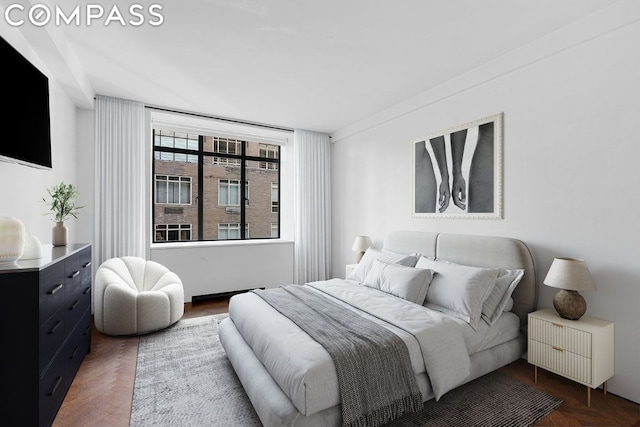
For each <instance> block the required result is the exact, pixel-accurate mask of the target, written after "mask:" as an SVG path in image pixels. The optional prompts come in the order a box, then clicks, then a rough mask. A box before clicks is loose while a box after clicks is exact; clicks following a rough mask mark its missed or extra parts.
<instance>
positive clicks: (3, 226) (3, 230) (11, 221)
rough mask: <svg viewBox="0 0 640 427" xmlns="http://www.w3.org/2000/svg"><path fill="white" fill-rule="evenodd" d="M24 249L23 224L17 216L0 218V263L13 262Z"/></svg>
mask: <svg viewBox="0 0 640 427" xmlns="http://www.w3.org/2000/svg"><path fill="white" fill-rule="evenodd" d="M23 250H24V224H23V223H22V221H20V220H19V219H17V218H13V217H2V218H0V264H11V263H15V262H16V261H17V260H18V259H20V257H21V256H22V251H23Z"/></svg>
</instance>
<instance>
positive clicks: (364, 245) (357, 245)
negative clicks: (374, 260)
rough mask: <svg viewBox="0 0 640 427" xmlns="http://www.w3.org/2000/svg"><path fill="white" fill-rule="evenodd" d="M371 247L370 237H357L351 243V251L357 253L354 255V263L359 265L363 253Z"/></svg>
mask: <svg viewBox="0 0 640 427" xmlns="http://www.w3.org/2000/svg"><path fill="white" fill-rule="evenodd" d="M371 246H373V243H371V237H369V236H358V237H356V239H355V240H354V241H353V246H351V250H352V251H354V252H357V255H356V263H359V262H360V260H361V259H362V257H363V255H364V253H365V251H366V250H367V249H369V248H370V247H371Z"/></svg>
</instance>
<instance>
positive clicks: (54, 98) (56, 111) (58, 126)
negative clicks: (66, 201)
mask: <svg viewBox="0 0 640 427" xmlns="http://www.w3.org/2000/svg"><path fill="white" fill-rule="evenodd" d="M2 36H3V37H4V38H5V39H6V40H7V41H8V42H9V43H10V44H12V45H13V46H14V48H16V49H17V50H18V51H19V52H20V53H21V54H22V55H23V56H25V57H26V58H27V59H28V60H29V61H30V62H31V63H33V64H34V65H35V66H36V67H37V68H38V69H39V70H40V71H42V72H43V73H44V74H45V75H47V77H48V78H49V98H50V101H49V102H50V104H49V105H50V116H51V155H52V164H53V167H52V169H51V170H43V169H36V168H32V167H29V166H24V165H18V164H14V163H6V162H2V161H0V182H1V183H2V185H0V216H13V217H16V218H18V219H20V220H21V221H22V222H23V223H24V224H25V228H26V230H27V231H29V232H31V233H33V234H34V235H35V236H36V237H37V238H38V239H39V240H40V241H41V242H42V243H43V244H50V243H51V229H52V227H53V226H54V224H55V223H54V222H53V221H52V218H53V217H51V216H47V215H45V214H46V213H47V212H49V209H48V207H47V206H46V205H45V204H44V203H43V202H42V198H43V197H46V196H47V191H46V189H47V188H49V187H51V186H53V185H56V184H58V183H60V182H61V181H64V182H65V183H67V184H75V185H77V184H78V180H77V178H76V161H77V158H76V108H75V105H74V104H73V102H72V101H71V100H70V99H69V97H68V96H67V95H66V93H65V92H64V90H63V89H62V88H61V86H60V85H59V84H58V82H57V81H56V80H55V78H54V77H53V76H52V75H51V73H50V72H49V70H47V69H46V68H45V65H44V64H43V62H42V61H41V60H40V58H39V57H38V56H37V55H36V53H35V52H34V51H33V50H32V49H31V48H30V47H29V45H28V43H26V42H25V41H24V39H23V38H22V36H21V35H20V33H18V32H9V31H8V30H7V32H6V33H3V34H2ZM5 83H10V82H5ZM5 101H6V102H8V103H9V104H8V105H10V100H5ZM3 126H11V123H4V122H3ZM28 132H29V130H28V129H24V135H25V138H24V139H23V140H20V141H2V144H28V143H29V138H28V135H29V134H28ZM81 196H84V195H81ZM83 202H84V198H82V199H81V200H80V203H83ZM79 215H80V216H83V215H85V213H84V212H83V211H82V210H81V211H80V213H79ZM66 225H67V226H68V228H69V241H70V242H76V241H78V240H77V238H78V237H77V221H76V220H75V219H73V218H72V219H70V220H68V221H67V222H66Z"/></svg>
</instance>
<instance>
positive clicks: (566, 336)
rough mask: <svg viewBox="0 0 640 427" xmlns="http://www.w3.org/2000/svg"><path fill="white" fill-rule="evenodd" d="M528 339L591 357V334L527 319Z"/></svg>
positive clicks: (533, 318)
mask: <svg viewBox="0 0 640 427" xmlns="http://www.w3.org/2000/svg"><path fill="white" fill-rule="evenodd" d="M529 338H530V339H531V340H535V341H538V342H540V343H543V344H548V345H549V346H552V347H556V348H557V349H559V350H563V351H569V352H571V353H575V354H577V355H580V356H583V357H586V358H590V357H591V333H590V332H586V331H581V330H579V329H575V328H572V327H570V326H566V325H563V324H560V323H558V322H553V321H548V320H544V319H539V318H535V317H531V318H529Z"/></svg>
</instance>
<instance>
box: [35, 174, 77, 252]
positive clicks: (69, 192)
mask: <svg viewBox="0 0 640 427" xmlns="http://www.w3.org/2000/svg"><path fill="white" fill-rule="evenodd" d="M47 193H48V194H49V198H50V199H49V200H48V201H47V200H46V199H45V198H43V199H42V201H43V202H45V203H46V204H47V205H48V206H49V210H50V211H51V212H49V214H51V215H53V216H54V220H55V222H56V225H55V226H54V227H53V229H52V230H51V241H52V243H53V246H64V245H66V244H67V241H68V230H67V227H66V225H65V224H64V222H65V221H66V220H67V219H68V218H69V217H73V218H78V210H79V209H82V208H83V206H76V204H75V199H76V198H77V197H78V190H76V187H75V186H74V185H73V184H65V183H64V182H61V183H60V184H58V185H54V186H53V187H51V188H48V189H47Z"/></svg>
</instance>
